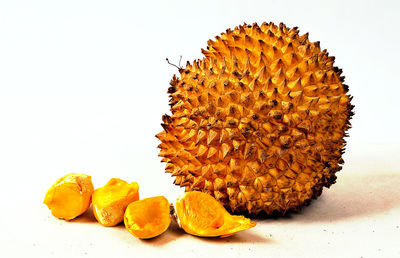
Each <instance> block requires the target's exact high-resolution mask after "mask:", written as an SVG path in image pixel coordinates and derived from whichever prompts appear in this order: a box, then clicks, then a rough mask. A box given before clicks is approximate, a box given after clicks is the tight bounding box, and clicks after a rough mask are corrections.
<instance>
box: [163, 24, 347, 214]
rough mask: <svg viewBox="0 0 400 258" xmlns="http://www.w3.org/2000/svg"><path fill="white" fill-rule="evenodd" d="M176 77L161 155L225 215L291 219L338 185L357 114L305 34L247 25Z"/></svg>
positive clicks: (337, 74) (179, 178)
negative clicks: (222, 208)
mask: <svg viewBox="0 0 400 258" xmlns="http://www.w3.org/2000/svg"><path fill="white" fill-rule="evenodd" d="M202 53H203V54H204V58H202V59H200V60H195V61H194V62H193V63H192V64H190V63H189V62H188V63H187V64H186V67H185V68H180V69H179V73H180V78H178V77H175V76H174V77H173V79H172V80H171V83H170V84H171V87H170V88H169V89H168V93H169V94H170V106H171V112H172V115H164V116H163V117H162V120H163V123H162V124H161V125H162V127H163V129H164V130H163V131H162V132H161V133H159V134H157V135H156V137H157V138H158V139H159V140H160V141H161V143H160V145H159V148H160V149H161V150H160V153H159V156H161V157H162V161H163V162H166V163H167V164H166V172H168V173H171V174H172V176H174V177H176V178H175V182H174V183H175V184H177V185H180V186H182V187H185V190H186V191H202V192H206V193H209V194H210V195H212V196H214V197H215V198H216V199H217V200H218V201H220V202H221V203H222V204H223V205H224V206H225V207H226V208H228V209H229V210H230V211H231V212H238V213H240V212H242V213H249V214H257V213H259V212H261V211H264V212H265V213H266V214H271V213H274V212H278V213H285V212H287V211H289V210H293V211H297V210H298V209H299V208H300V207H301V206H302V205H305V204H308V203H309V202H310V200H311V199H313V198H314V199H315V198H317V197H318V196H319V195H320V194H321V192H322V188H323V187H324V186H325V187H329V186H330V185H331V184H333V183H335V180H336V176H335V173H336V172H338V171H339V170H340V169H341V164H342V163H343V160H342V157H341V156H342V154H343V152H344V146H345V140H344V137H345V136H347V133H346V131H347V129H349V128H350V122H349V120H350V118H351V116H352V115H353V112H352V109H353V106H352V105H351V104H350V101H351V99H352V97H351V96H350V95H349V94H347V92H348V86H347V85H345V84H344V77H343V76H341V74H342V70H341V69H338V68H337V67H335V66H333V64H334V59H335V58H334V57H332V56H329V55H328V52H327V51H326V50H322V51H321V48H320V44H319V42H310V41H309V40H308V33H306V34H304V35H299V31H298V30H297V28H296V27H295V28H292V29H290V28H288V27H286V26H285V25H284V24H283V23H281V24H280V25H279V26H277V25H275V24H273V23H263V24H262V25H261V26H258V25H257V24H256V23H254V24H253V25H247V24H244V25H242V26H238V27H236V28H235V29H234V30H231V29H228V30H226V32H224V33H222V34H221V35H220V36H217V37H216V38H215V40H214V41H212V40H210V41H208V46H207V49H206V50H204V49H202Z"/></svg>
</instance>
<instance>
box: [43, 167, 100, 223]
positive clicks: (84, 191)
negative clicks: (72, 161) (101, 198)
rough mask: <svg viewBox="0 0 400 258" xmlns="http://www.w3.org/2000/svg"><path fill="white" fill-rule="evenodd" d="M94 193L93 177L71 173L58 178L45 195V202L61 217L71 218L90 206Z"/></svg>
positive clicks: (52, 212) (55, 214) (54, 213)
mask: <svg viewBox="0 0 400 258" xmlns="http://www.w3.org/2000/svg"><path fill="white" fill-rule="evenodd" d="M92 193H93V184H92V180H91V177H90V176H88V175H84V174H76V173H71V174H68V175H65V176H63V177H61V178H60V179H58V180H57V182H56V183H55V184H53V185H52V186H51V187H50V189H49V190H48V191H47V193H46V196H45V197H44V201H43V203H44V204H46V205H47V207H48V208H49V209H50V210H51V214H53V216H55V217H57V218H59V219H65V220H71V219H73V218H76V217H77V216H79V215H81V214H82V213H84V212H85V211H86V210H87V209H88V208H89V206H90V202H91V197H92Z"/></svg>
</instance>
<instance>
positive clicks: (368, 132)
mask: <svg viewBox="0 0 400 258" xmlns="http://www.w3.org/2000/svg"><path fill="white" fill-rule="evenodd" d="M399 13H400V5H399V3H398V1H349V0H347V1H196V2H195V1H193V2H190V1H180V2H179V1H140V2H139V1H17V0H13V1H5V0H3V1H0V173H1V187H0V194H1V195H0V196H1V202H0V207H1V208H0V209H1V212H0V238H2V239H0V256H1V257H25V256H27V255H29V256H31V257H72V256H74V257H81V256H82V257H103V256H113V257H119V256H126V257H128V256H132V257H133V256H137V257H150V256H156V255H157V256H159V257H165V256H175V257H177V256H179V255H182V256H183V255H185V256H191V257H195V256H204V255H209V256H211V257H212V256H215V255H219V256H230V257H235V256H238V257H239V256H242V257H248V256H250V255H251V256H253V257H254V256H255V257H258V256H260V257H269V256H271V257H272V256H273V257H301V256H304V257H335V256H341V257H394V256H400V247H399V245H398V239H400V229H399V226H400V221H399V220H400V219H399V217H400V190H399V188H398V186H399V185H400V165H399V163H398V160H399V158H400V154H399V151H400V147H399V145H400V134H399V132H400V122H399V115H398V113H399V112H398V111H399V95H400V85H399V63H398V61H399V60H400V51H399V45H400V36H399V35H400V34H399V27H400V19H399ZM263 21H267V22H269V21H273V22H275V23H279V22H284V23H285V24H286V25H287V26H289V27H293V26H298V27H299V29H300V32H301V33H306V32H310V40H311V41H317V40H318V41H321V47H322V48H323V49H324V48H327V49H328V52H329V53H330V54H331V55H334V56H335V57H336V63H335V64H336V65H337V66H339V67H340V68H342V69H343V71H344V75H345V76H346V84H348V85H349V87H350V93H351V94H352V95H354V100H353V104H354V105H355V106H356V108H355V113H356V115H355V116H354V118H353V120H352V124H353V128H352V129H351V130H350V136H351V137H350V138H348V146H347V152H346V154H345V155H344V159H345V161H346V164H345V166H344V169H343V170H342V171H341V172H340V173H339V174H338V177H339V178H338V182H337V184H335V185H334V186H332V187H331V189H329V190H328V189H325V191H324V193H323V196H322V197H321V198H320V199H318V200H317V201H314V202H313V203H312V205H311V206H309V207H307V208H305V209H304V210H303V212H301V213H300V214H297V215H293V214H292V215H290V216H289V217H287V218H280V219H258V220H257V222H258V225H257V227H255V228H253V229H251V230H248V231H246V232H242V233H240V234H237V235H236V236H233V237H231V238H227V239H200V238H195V237H191V236H189V235H186V234H183V233H182V231H181V230H179V229H178V228H176V226H174V225H172V226H171V229H170V230H169V231H167V232H166V233H165V234H163V235H162V236H161V237H159V238H156V239H154V240H151V241H140V240H138V239H135V238H134V237H133V236H131V235H129V233H128V232H126V231H125V230H124V227H123V226H121V225H120V226H118V227H116V228H103V227H102V226H100V225H99V224H97V223H95V222H94V221H93V217H92V215H91V214H90V213H87V214H85V215H84V216H82V217H80V218H78V219H77V220H76V221H73V222H65V221H60V220H57V219H55V218H53V217H52V216H51V215H50V212H49V210H48V209H47V208H46V207H45V206H44V205H43V204H42V201H43V198H44V194H45V192H46V190H47V189H48V188H49V186H50V185H51V184H52V183H53V182H54V181H55V180H56V179H57V178H59V177H61V176H62V175H64V174H67V173H70V172H78V173H87V174H90V175H91V176H92V179H93V183H94V185H95V187H99V186H102V185H104V184H105V183H106V181H107V180H108V179H110V178H111V177H120V178H123V179H125V180H128V181H137V182H139V185H140V194H141V197H149V196H155V195H165V196H166V197H168V198H169V200H170V201H171V202H172V201H174V199H175V198H176V196H177V195H178V194H179V193H181V192H182V189H180V188H179V187H177V186H174V185H173V184H172V178H170V176H169V175H168V174H165V173H164V172H163V169H164V165H163V164H161V163H160V159H159V158H158V157H157V154H158V150H157V148H156V146H157V145H158V140H157V139H156V138H155V137H154V135H155V134H156V133H158V132H159V131H160V130H161V126H160V123H161V116H162V115H163V114H164V113H169V111H168V109H169V106H168V95H167V93H166V91H167V88H168V86H169V85H168V83H169V81H170V79H171V77H172V75H173V74H174V73H177V70H176V68H174V67H172V66H170V65H168V64H167V63H166V61H165V58H166V57H169V58H170V60H171V61H172V62H175V63H178V61H179V56H180V55H182V56H183V61H192V60H193V59H197V58H201V57H202V55H201V52H200V49H201V48H205V47H206V42H207V40H208V39H211V38H214V37H215V36H216V35H218V34H219V33H221V32H222V31H225V29H227V28H233V27H234V26H236V25H239V24H242V23H243V22H246V23H250V24H251V23H253V22H258V23H262V22H263ZM184 63H185V62H182V64H184ZM79 222H82V223H79ZM396 239H397V240H396Z"/></svg>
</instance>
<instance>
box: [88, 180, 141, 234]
mask: <svg viewBox="0 0 400 258" xmlns="http://www.w3.org/2000/svg"><path fill="white" fill-rule="evenodd" d="M137 200H139V185H138V183H136V182H133V183H130V184H129V183H128V182H126V181H124V180H121V179H119V178H112V179H110V181H108V182H107V184H106V185H105V186H103V187H100V188H98V189H96V190H95V191H94V192H93V195H92V206H93V214H94V216H95V217H96V219H97V221H98V222H99V223H100V224H101V225H103V226H106V227H111V226H115V225H117V224H119V223H120V222H122V221H124V213H125V209H126V207H127V206H128V205H129V204H130V203H131V202H134V201H137Z"/></svg>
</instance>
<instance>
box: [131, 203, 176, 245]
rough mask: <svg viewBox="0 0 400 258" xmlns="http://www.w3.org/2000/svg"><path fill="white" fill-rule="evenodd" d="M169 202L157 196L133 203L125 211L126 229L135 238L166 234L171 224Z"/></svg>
mask: <svg viewBox="0 0 400 258" xmlns="http://www.w3.org/2000/svg"><path fill="white" fill-rule="evenodd" d="M169 212H170V207H169V202H168V200H167V199H166V198H165V197H164V196H156V197H150V198H146V199H143V200H140V201H136V202H133V203H131V204H129V205H128V207H127V208H126V211H125V217H124V222H125V227H126V229H127V230H128V231H129V232H130V233H131V234H132V235H134V236H135V237H138V238H141V239H148V238H153V237H156V236H158V235H161V234H162V233H164V232H165V231H166V230H167V229H168V227H169V224H170V223H171V218H170V215H169Z"/></svg>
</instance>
